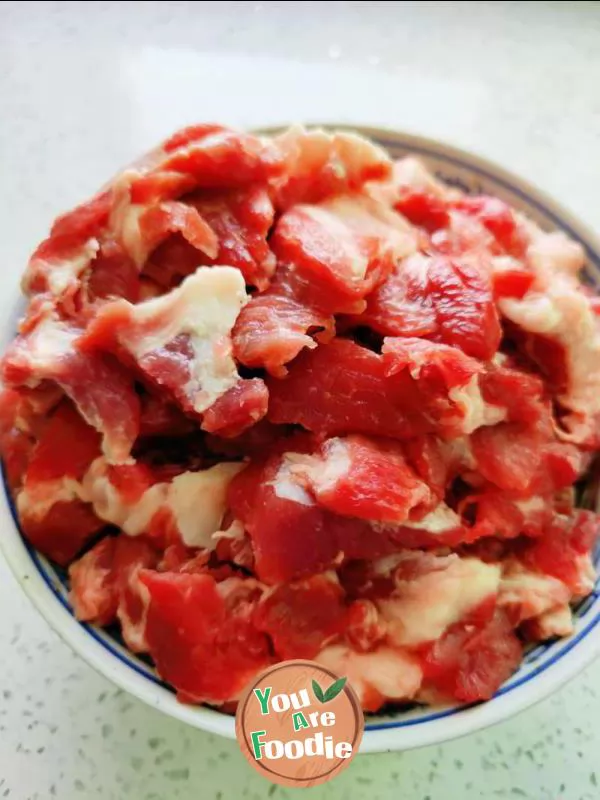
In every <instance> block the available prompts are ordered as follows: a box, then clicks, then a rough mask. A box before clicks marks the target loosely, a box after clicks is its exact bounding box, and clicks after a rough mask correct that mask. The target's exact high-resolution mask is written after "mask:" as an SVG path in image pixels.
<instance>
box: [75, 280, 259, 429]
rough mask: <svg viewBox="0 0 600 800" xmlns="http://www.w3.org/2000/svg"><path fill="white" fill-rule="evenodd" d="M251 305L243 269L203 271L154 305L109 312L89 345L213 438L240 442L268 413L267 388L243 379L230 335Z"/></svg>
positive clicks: (92, 328)
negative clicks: (200, 421) (232, 438)
mask: <svg viewBox="0 0 600 800" xmlns="http://www.w3.org/2000/svg"><path fill="white" fill-rule="evenodd" d="M245 299H246V294H245V288H244V283H243V279H242V277H241V275H240V273H239V272H238V271H237V270H234V269H232V268H230V267H215V268H214V269H209V268H201V269H199V270H197V272H195V273H194V274H193V275H190V276H189V277H188V278H187V279H186V280H185V281H184V282H183V283H182V284H181V286H179V287H177V288H176V289H173V290H172V291H171V292H170V293H169V294H167V295H165V296H163V297H159V298H156V299H154V300H152V301H151V302H148V303H145V304H140V305H137V306H133V305H131V304H130V303H127V302H126V301H124V300H119V301H115V302H113V303H108V304H107V305H105V306H103V307H102V308H101V309H100V310H99V312H98V314H97V315H96V317H95V319H94V320H93V322H92V323H91V324H90V325H89V326H88V328H87V330H86V334H85V336H84V337H83V338H82V340H81V341H82V346H83V347H84V348H85V349H86V350H87V349H89V350H91V351H92V352H94V351H99V352H102V351H109V352H114V353H117V354H118V356H119V358H120V359H121V360H122V361H124V362H125V363H127V364H129V365H130V366H131V367H132V368H134V369H135V370H136V371H137V372H138V374H139V375H140V376H141V377H142V378H143V379H144V380H145V381H146V383H147V384H149V385H150V386H152V387H153V391H154V392H155V393H160V394H166V395H167V397H169V399H172V400H174V401H175V402H177V404H178V405H179V406H180V407H181V408H182V410H183V411H184V412H186V413H187V414H190V415H192V416H195V417H198V416H200V417H202V416H203V415H204V418H203V419H204V422H203V424H205V425H206V427H207V429H209V430H210V431H211V432H213V433H214V432H217V431H223V433H224V435H235V434H237V433H239V432H241V431H242V430H243V429H244V428H247V427H250V426H251V425H253V424H254V423H255V422H256V421H257V420H258V419H260V417H261V415H264V412H265V411H266V407H267V402H266V389H265V387H264V385H263V384H262V382H261V381H260V380H258V379H255V380H250V381H243V380H242V379H240V378H239V376H238V373H237V369H236V364H235V362H234V360H233V356H232V352H231V351H232V346H231V328H232V327H233V324H234V322H235V319H236V317H237V315H238V313H239V309H240V308H241V306H242V305H243V303H244V301H245ZM213 406H214V408H213ZM234 412H235V416H234V418H231V419H230V415H232V414H233V413H234Z"/></svg>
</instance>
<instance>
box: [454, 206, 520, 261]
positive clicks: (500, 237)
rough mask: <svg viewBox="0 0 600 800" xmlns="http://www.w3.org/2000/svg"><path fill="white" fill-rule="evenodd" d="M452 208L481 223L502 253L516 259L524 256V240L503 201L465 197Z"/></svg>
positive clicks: (512, 215)
mask: <svg viewBox="0 0 600 800" xmlns="http://www.w3.org/2000/svg"><path fill="white" fill-rule="evenodd" d="M454 207H455V208H457V209H458V210H459V211H462V212H464V213H465V214H467V215H468V216H472V217H474V218H475V219H477V220H478V221H479V222H481V224H482V225H483V226H484V227H485V228H486V230H488V231H489V232H490V233H491V234H492V236H493V237H494V239H495V240H496V242H497V244H498V245H499V246H500V247H501V248H502V250H503V251H504V252H506V253H509V254H510V255H513V256H516V257H523V256H524V255H525V249H526V244H527V242H526V238H525V236H524V234H523V233H522V231H521V230H520V228H519V226H518V223H517V220H516V219H515V216H514V214H513V212H512V209H511V208H510V206H509V205H508V204H507V203H505V202H504V201H503V200H500V198H498V197H489V196H488V195H479V196H476V197H475V196H471V197H467V196H465V197H462V198H461V199H460V200H458V201H457V202H455V203H454Z"/></svg>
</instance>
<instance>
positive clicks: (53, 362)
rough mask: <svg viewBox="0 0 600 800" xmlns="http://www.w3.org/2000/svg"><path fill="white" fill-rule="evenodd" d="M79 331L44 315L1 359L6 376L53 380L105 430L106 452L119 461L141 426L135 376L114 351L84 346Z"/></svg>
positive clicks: (19, 381)
mask: <svg viewBox="0 0 600 800" xmlns="http://www.w3.org/2000/svg"><path fill="white" fill-rule="evenodd" d="M80 335H81V331H80V330H78V329H76V328H72V327H69V326H68V325H67V324H66V323H63V322H61V321H59V320H57V319H55V318H53V317H43V318H42V319H41V321H40V322H39V323H38V324H37V325H36V326H35V327H34V328H33V329H32V330H31V331H29V332H28V333H25V334H22V335H21V336H18V337H17V338H16V339H15V340H14V342H13V343H12V344H11V346H10V347H9V349H8V351H7V353H6V355H5V356H4V359H3V362H2V377H3V378H4V380H5V382H6V383H7V384H9V385H12V386H20V385H23V384H25V385H31V384H35V383H39V382H41V381H43V380H50V381H54V382H55V383H56V384H58V385H59V386H60V387H61V389H63V391H64V392H65V393H66V394H67V395H68V396H69V397H70V398H71V399H72V400H73V402H74V403H75V404H76V406H77V408H78V409H79V412H80V413H81V415H82V416H83V417H84V418H85V420H86V421H87V422H88V423H89V424H90V425H92V426H93V427H94V428H96V430H98V431H99V432H100V433H102V436H103V449H104V452H105V453H106V455H107V457H108V458H109V459H110V460H111V461H113V462H115V463H118V462H122V461H126V460H127V458H128V457H129V454H130V452H131V447H132V445H133V443H134V441H135V439H136V438H137V435H138V430H139V415H140V411H139V399H138V396H137V394H136V393H135V390H134V386H133V380H132V377H131V375H130V373H129V372H128V370H126V369H125V368H124V367H123V366H122V365H121V364H119V363H118V362H117V361H116V360H115V359H114V358H113V357H112V356H110V355H108V354H104V353H101V354H98V353H83V352H82V351H80V350H79V349H78V343H79V337H80ZM49 342H51V343H53V344H51V345H49V344H48V343H49Z"/></svg>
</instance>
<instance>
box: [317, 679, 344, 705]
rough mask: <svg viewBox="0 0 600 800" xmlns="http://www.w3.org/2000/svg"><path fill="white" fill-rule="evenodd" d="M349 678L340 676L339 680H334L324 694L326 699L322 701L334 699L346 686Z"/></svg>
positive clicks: (326, 701)
mask: <svg viewBox="0 0 600 800" xmlns="http://www.w3.org/2000/svg"><path fill="white" fill-rule="evenodd" d="M347 680H348V678H338V679H337V681H334V682H333V683H332V684H331V686H330V687H329V689H327V691H326V692H325V694H324V698H325V699H324V700H323V701H322V702H324V703H328V702H329V701H330V700H333V698H334V697H337V696H338V694H339V693H340V692H341V691H342V689H343V688H344V686H345V685H346V681H347Z"/></svg>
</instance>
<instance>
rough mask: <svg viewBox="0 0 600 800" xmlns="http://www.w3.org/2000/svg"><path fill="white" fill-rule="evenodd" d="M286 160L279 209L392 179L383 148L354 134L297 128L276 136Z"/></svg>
mask: <svg viewBox="0 0 600 800" xmlns="http://www.w3.org/2000/svg"><path fill="white" fill-rule="evenodd" d="M274 141H275V143H276V145H277V146H278V147H279V149H280V150H281V152H282V154H283V156H284V159H285V168H284V175H283V177H282V178H281V180H280V181H278V182H277V190H276V194H275V197H276V201H277V205H278V207H279V208H289V207H290V206H292V205H294V204H296V203H318V202H319V201H321V200H323V199H324V198H325V197H328V196H331V195H338V194H343V193H345V192H347V191H353V190H355V189H360V188H361V187H362V186H363V184H364V183H366V182H367V181H373V180H381V179H383V178H386V177H388V176H389V174H390V171H391V167H392V164H391V161H390V159H389V156H388V155H387V153H386V152H385V150H383V149H382V148H380V147H378V146H377V145H375V144H373V142H370V141H368V140H367V139H363V138H362V137H361V136H357V135H356V134H353V133H347V132H345V131H337V132H335V133H328V132H326V131H323V130H318V129H317V130H308V131H307V130H305V129H304V128H302V127H300V126H294V127H292V128H290V129H289V130H287V131H285V132H284V133H282V134H281V135H280V136H277V137H275V140H274Z"/></svg>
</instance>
